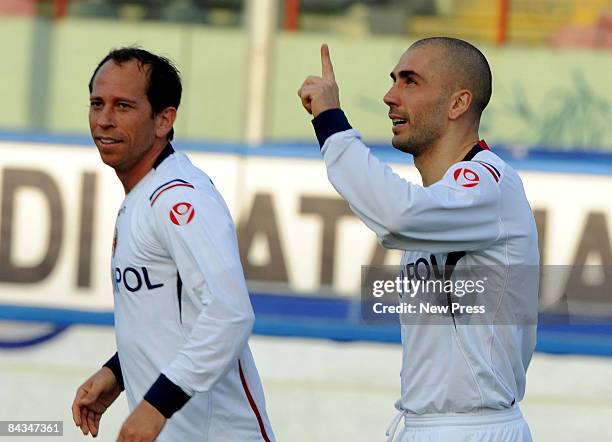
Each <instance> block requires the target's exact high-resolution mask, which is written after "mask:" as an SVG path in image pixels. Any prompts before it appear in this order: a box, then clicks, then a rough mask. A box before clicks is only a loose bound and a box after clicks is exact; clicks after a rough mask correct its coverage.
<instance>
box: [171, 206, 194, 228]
mask: <svg viewBox="0 0 612 442" xmlns="http://www.w3.org/2000/svg"><path fill="white" fill-rule="evenodd" d="M194 216H195V209H194V208H193V206H192V205H191V204H189V203H186V202H182V203H178V204H175V205H174V206H172V210H170V221H172V222H173V223H174V224H176V225H177V226H184V225H185V224H189V223H190V222H191V220H192V219H193V217H194Z"/></svg>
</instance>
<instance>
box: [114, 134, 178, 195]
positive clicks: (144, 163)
mask: <svg viewBox="0 0 612 442" xmlns="http://www.w3.org/2000/svg"><path fill="white" fill-rule="evenodd" d="M166 144H167V141H163V142H159V143H158V142H156V143H155V144H154V145H153V147H151V149H149V150H148V151H147V152H145V154H144V155H143V156H142V157H141V158H140V159H139V160H138V161H137V162H136V163H135V164H134V165H133V166H132V167H131V168H130V169H128V170H126V171H118V170H115V172H116V173H117V177H119V180H120V181H121V184H123V189H124V190H125V194H126V195H127V194H128V193H129V192H130V190H132V189H133V188H134V187H135V186H136V184H138V183H139V182H140V180H141V179H143V178H144V177H145V175H146V174H148V173H149V171H150V170H151V169H152V168H153V165H154V164H155V160H156V159H157V157H158V156H159V154H160V153H161V151H162V150H163V149H164V147H166Z"/></svg>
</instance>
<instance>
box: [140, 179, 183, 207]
mask: <svg viewBox="0 0 612 442" xmlns="http://www.w3.org/2000/svg"><path fill="white" fill-rule="evenodd" d="M174 187H189V188H190V189H194V186H193V184H191V183H189V182H187V181H185V180H181V179H180V178H176V179H174V180H171V181H168V182H167V183H164V184H162V185H161V186H159V187H158V188H157V189H155V191H154V192H153V193H152V194H151V196H150V197H149V201H150V203H151V207H153V204H155V201H156V200H157V198H159V196H160V195H161V194H162V193H164V192H165V191H166V190H170V189H172V188H174Z"/></svg>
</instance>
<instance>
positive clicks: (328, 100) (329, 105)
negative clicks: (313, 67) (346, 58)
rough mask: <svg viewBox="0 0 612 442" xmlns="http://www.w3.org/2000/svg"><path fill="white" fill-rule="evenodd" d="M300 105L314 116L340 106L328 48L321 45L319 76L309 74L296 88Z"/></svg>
mask: <svg viewBox="0 0 612 442" xmlns="http://www.w3.org/2000/svg"><path fill="white" fill-rule="evenodd" d="M298 96H299V97H300V99H301V100H302V106H304V109H306V111H307V112H308V113H309V114H312V115H313V116H314V117H316V116H317V115H319V114H320V113H321V112H324V111H326V110H329V109H338V108H339V107H340V93H339V91H338V84H337V83H336V77H335V75H334V67H333V66H332V62H331V58H330V56H329V48H328V47H327V45H326V44H322V45H321V76H320V77H317V76H315V75H311V76H309V77H307V78H306V80H304V83H302V86H301V87H300V89H299V90H298Z"/></svg>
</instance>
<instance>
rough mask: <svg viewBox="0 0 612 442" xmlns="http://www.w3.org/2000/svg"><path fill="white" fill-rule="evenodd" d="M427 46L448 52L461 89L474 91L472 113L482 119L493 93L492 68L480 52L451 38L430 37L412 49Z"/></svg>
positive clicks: (419, 41) (474, 47)
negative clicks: (435, 45)
mask: <svg viewBox="0 0 612 442" xmlns="http://www.w3.org/2000/svg"><path fill="white" fill-rule="evenodd" d="M426 44H438V45H440V46H441V47H442V48H444V49H445V50H446V51H447V56H448V60H447V62H448V63H452V68H453V72H456V73H458V74H459V75H458V76H457V77H456V78H455V80H456V85H457V86H458V87H459V88H465V89H469V90H470V91H472V93H473V95H474V100H473V103H474V107H473V108H472V112H473V114H474V116H475V117H477V118H478V119H480V116H481V115H482V112H483V111H484V109H485V108H486V107H487V105H488V104H489V100H490V99H491V92H492V89H493V87H492V83H493V80H492V76H491V68H490V66H489V63H488V62H487V59H486V57H485V56H484V55H483V53H482V52H480V50H479V49H478V48H477V47H476V46H474V45H472V44H470V43H468V42H467V41H464V40H460V39H458V38H451V37H429V38H424V39H422V40H418V41H416V42H415V43H413V44H412V46H410V48H414V47H419V46H423V45H426Z"/></svg>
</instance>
